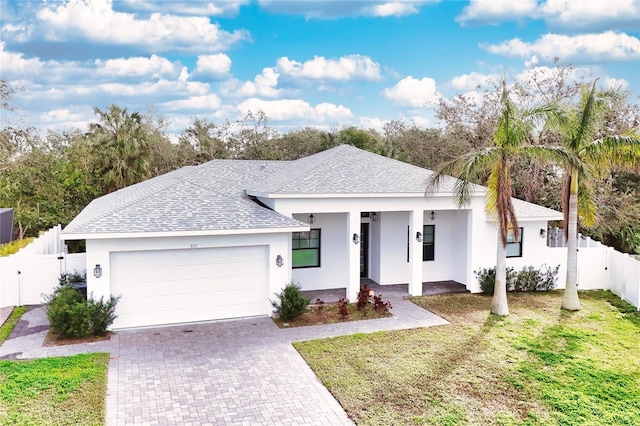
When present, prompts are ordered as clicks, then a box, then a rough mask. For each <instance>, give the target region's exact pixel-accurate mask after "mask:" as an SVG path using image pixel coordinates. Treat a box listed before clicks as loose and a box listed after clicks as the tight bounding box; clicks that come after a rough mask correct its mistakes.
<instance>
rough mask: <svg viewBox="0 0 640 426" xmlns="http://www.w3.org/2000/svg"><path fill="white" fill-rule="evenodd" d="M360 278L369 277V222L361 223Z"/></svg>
mask: <svg viewBox="0 0 640 426" xmlns="http://www.w3.org/2000/svg"><path fill="white" fill-rule="evenodd" d="M360 278H369V224H368V223H361V224H360Z"/></svg>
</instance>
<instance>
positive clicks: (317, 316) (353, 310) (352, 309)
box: [273, 303, 392, 328]
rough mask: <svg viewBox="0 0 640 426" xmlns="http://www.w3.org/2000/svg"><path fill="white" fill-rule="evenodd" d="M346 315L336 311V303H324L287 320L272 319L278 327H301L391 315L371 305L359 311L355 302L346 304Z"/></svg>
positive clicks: (310, 307) (312, 306)
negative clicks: (376, 309)
mask: <svg viewBox="0 0 640 426" xmlns="http://www.w3.org/2000/svg"><path fill="white" fill-rule="evenodd" d="M347 310H348V312H349V314H348V315H346V316H343V315H340V313H339V312H338V305H335V304H324V305H311V306H309V308H308V309H307V311H306V312H305V313H303V314H302V315H300V316H299V317H297V318H294V319H292V320H289V321H283V320H281V319H280V318H278V317H276V316H274V317H273V321H274V322H275V323H276V325H277V326H278V327H280V328H290V327H303V326H306V325H320V324H334V323H338V322H348V321H361V320H368V319H376V318H387V317H390V316H392V315H391V312H389V311H375V310H374V309H373V306H372V305H368V306H367V307H366V308H365V309H364V310H362V311H359V310H358V309H357V307H356V304H355V303H352V304H349V305H347Z"/></svg>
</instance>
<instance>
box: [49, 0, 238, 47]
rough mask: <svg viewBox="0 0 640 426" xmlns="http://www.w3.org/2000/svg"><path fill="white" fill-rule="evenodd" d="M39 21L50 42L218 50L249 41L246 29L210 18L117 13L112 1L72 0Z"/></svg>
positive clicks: (50, 9) (52, 10)
mask: <svg viewBox="0 0 640 426" xmlns="http://www.w3.org/2000/svg"><path fill="white" fill-rule="evenodd" d="M37 18H38V19H39V20H40V21H42V23H41V24H37V25H38V26H39V29H41V30H42V31H44V37H45V39H46V40H49V41H70V40H74V39H77V38H78V37H80V38H88V39H91V40H93V41H97V42H100V43H109V44H115V45H138V46H145V47H147V48H149V49H153V50H155V51H157V50H162V51H171V50H180V51H186V52H198V53H201V52H216V51H220V50H224V49H227V48H229V47H230V46H231V45H233V44H234V43H236V42H238V41H241V40H246V39H248V38H249V34H248V33H247V32H246V31H244V30H238V31H234V32H233V33H229V32H227V31H224V30H221V29H220V27H219V25H217V24H213V23H211V22H210V20H209V18H208V17H205V16H198V17H182V16H173V15H165V14H160V13H154V14H152V15H151V16H149V18H148V19H140V18H138V17H137V16H136V15H135V14H130V13H124V12H116V11H114V10H113V2H112V0H70V1H69V2H67V3H63V4H59V5H57V6H54V7H50V8H45V9H42V10H40V11H39V12H38V14H37Z"/></svg>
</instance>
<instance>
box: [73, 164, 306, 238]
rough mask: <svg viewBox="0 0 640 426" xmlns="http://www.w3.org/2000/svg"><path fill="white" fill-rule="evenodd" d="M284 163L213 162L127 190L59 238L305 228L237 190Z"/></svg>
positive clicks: (95, 205) (93, 206)
mask: <svg viewBox="0 0 640 426" xmlns="http://www.w3.org/2000/svg"><path fill="white" fill-rule="evenodd" d="M285 164H286V163H283V162H265V161H229V160H216V161H211V162H209V163H206V164H202V165H200V166H196V167H184V168H182V169H179V170H176V171H174V172H171V173H167V174H165V175H162V176H158V177H156V178H153V179H149V180H147V181H144V182H141V183H138V184H135V185H131V186H129V187H127V188H123V189H121V190H119V191H116V192H113V193H111V194H107V195H105V196H103V197H100V198H97V199H95V200H94V201H92V202H91V203H90V204H89V205H88V206H87V207H86V208H85V209H84V210H83V211H82V212H81V213H80V214H79V215H78V216H76V218H75V219H74V220H73V221H72V222H71V223H70V224H69V225H68V226H67V227H66V228H65V229H64V231H63V234H102V233H137V232H184V231H213V230H235V229H264V228H267V229H268V228H272V229H273V228H291V227H305V226H307V225H306V224H303V223H301V222H299V221H297V220H294V219H292V218H289V217H287V216H284V215H281V214H280V213H277V212H274V211H273V210H270V209H268V208H265V207H262V206H260V205H259V204H258V203H256V202H254V201H252V200H251V199H250V198H249V197H248V196H247V195H246V194H245V193H244V191H243V187H245V186H246V185H247V184H248V183H249V182H250V181H252V180H253V179H264V178H265V176H266V175H268V174H270V173H272V172H273V170H276V169H278V168H280V167H282V166H284V165H285Z"/></svg>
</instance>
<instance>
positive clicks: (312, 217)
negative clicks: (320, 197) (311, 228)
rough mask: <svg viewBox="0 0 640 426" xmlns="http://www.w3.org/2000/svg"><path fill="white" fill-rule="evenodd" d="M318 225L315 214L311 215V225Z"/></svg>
mask: <svg viewBox="0 0 640 426" xmlns="http://www.w3.org/2000/svg"><path fill="white" fill-rule="evenodd" d="M314 223H316V217H315V216H314V215H313V214H310V215H309V225H313V224H314Z"/></svg>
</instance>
